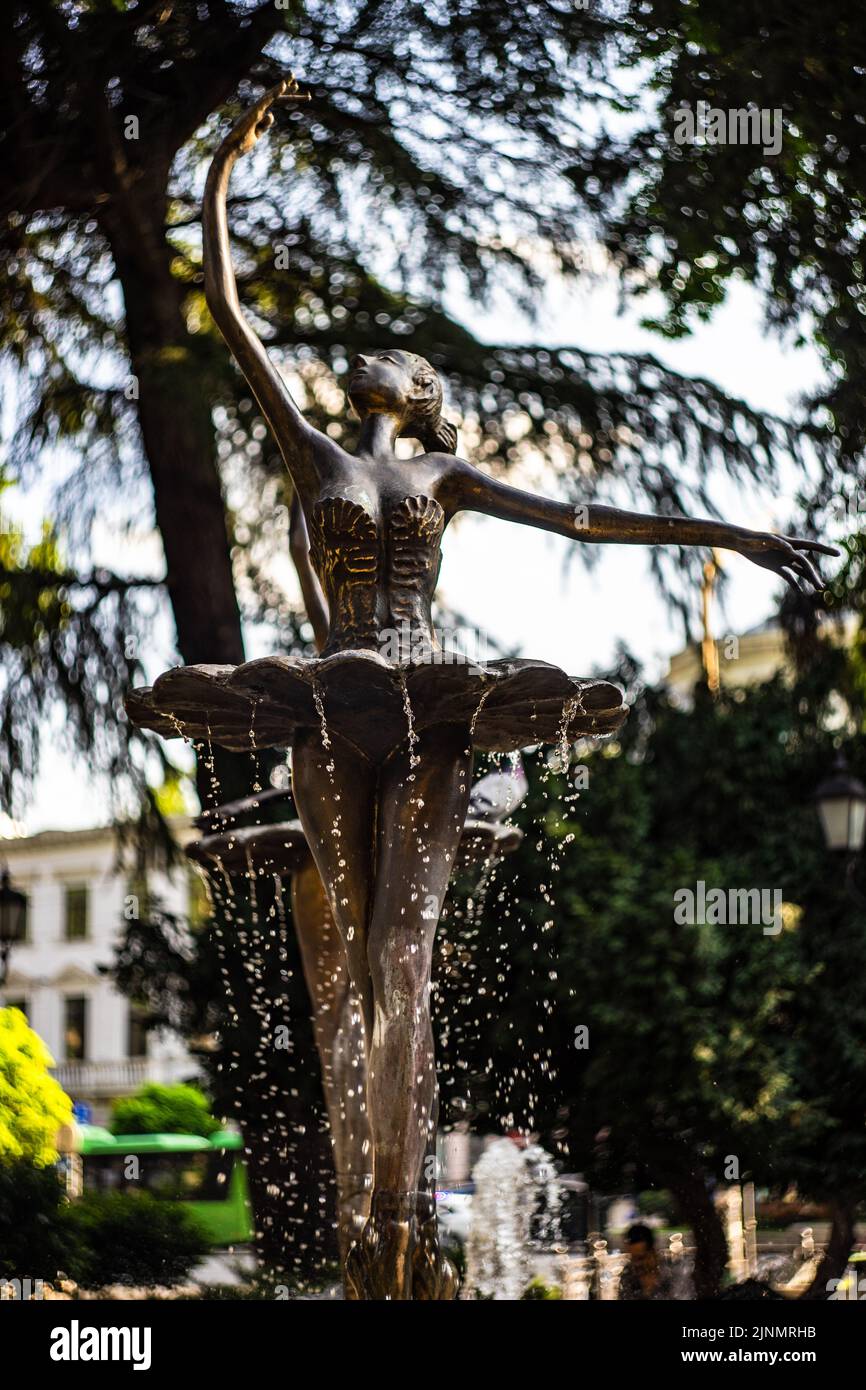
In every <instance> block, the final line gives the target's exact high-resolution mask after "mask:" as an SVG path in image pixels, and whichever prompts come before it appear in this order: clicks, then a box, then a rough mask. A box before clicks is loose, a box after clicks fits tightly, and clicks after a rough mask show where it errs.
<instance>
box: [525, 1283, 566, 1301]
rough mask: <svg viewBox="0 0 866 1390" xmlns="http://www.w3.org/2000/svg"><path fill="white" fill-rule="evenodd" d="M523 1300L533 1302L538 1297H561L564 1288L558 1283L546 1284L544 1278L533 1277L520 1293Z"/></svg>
mask: <svg viewBox="0 0 866 1390" xmlns="http://www.w3.org/2000/svg"><path fill="white" fill-rule="evenodd" d="M520 1297H521V1301H523V1302H527V1303H531V1302H535V1301H537V1300H538V1299H560V1298H562V1289H561V1288H560V1287H559V1285H558V1284H545V1282H544V1280H543V1279H533V1280H532V1281H531V1283H529V1284H527V1286H526V1289H525V1291H524V1292H523V1293H522V1294H521V1295H520Z"/></svg>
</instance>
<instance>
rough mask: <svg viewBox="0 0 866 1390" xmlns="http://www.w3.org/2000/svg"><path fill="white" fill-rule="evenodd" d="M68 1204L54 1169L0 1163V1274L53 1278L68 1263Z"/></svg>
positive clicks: (69, 1255)
mask: <svg viewBox="0 0 866 1390" xmlns="http://www.w3.org/2000/svg"><path fill="white" fill-rule="evenodd" d="M68 1211H69V1207H68V1204H67V1202H66V1198H65V1196H64V1192H63V1185H62V1183H61V1180H60V1178H59V1176H58V1174H57V1171H56V1169H54V1168H38V1167H35V1166H34V1165H33V1164H32V1163H25V1162H24V1161H23V1160H19V1161H18V1162H17V1163H2V1164H0V1276H2V1278H4V1279H45V1280H53V1279H55V1278H56V1277H57V1274H58V1272H60V1271H63V1272H64V1273H66V1272H68V1271H69V1269H70V1266H71V1264H72V1261H73V1258H74V1256H73V1251H72V1235H71V1231H70V1229H69V1226H68V1224H67V1220H66V1218H67V1214H68Z"/></svg>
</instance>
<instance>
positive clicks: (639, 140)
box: [572, 0, 866, 472]
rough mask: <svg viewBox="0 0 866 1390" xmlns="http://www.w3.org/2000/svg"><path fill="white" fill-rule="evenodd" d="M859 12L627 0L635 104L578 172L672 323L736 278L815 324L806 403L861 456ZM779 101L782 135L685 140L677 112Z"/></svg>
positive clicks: (620, 52) (615, 246)
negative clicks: (822, 372) (772, 146)
mask: <svg viewBox="0 0 866 1390" xmlns="http://www.w3.org/2000/svg"><path fill="white" fill-rule="evenodd" d="M862 40H863V12H862V7H861V6H860V4H859V3H858V0H836V3H835V4H834V6H833V11H832V22H831V23H828V22H827V15H826V14H825V13H824V12H823V11H822V10H821V9H820V7H817V6H813V5H796V6H791V5H790V4H789V3H788V0H768V3H767V4H765V5H762V7H761V10H760V13H759V14H756V13H755V11H754V10H753V9H752V8H751V7H750V6H747V5H742V4H740V5H737V4H729V5H719V4H717V3H715V0H690V2H689V3H687V4H683V3H681V0H624V3H623V4H622V5H620V6H618V15H617V25H616V32H615V34H614V36H613V44H612V58H613V61H615V62H616V63H618V64H620V65H623V66H624V67H625V68H627V69H630V70H631V73H630V75H631V76H632V77H633V78H635V77H636V78H637V81H636V83H635V86H634V88H633V90H634V91H635V96H634V98H633V100H632V101H631V102H630V103H629V104H630V106H631V110H632V112H633V113H634V115H635V117H636V119H635V120H634V121H633V122H629V123H628V124H627V125H620V127H619V131H622V132H623V133H619V131H617V132H616V133H610V132H609V131H607V130H605V131H604V132H603V134H602V135H601V136H600V137H599V138H598V139H597V141H595V142H593V143H592V144H591V145H590V146H589V147H588V148H587V149H586V150H585V151H584V152H583V155H582V157H581V158H579V159H578V161H577V162H576V163H575V166H574V168H573V171H572V176H573V178H574V179H575V182H576V184H577V185H578V187H581V188H586V189H587V191H588V194H589V196H590V199H591V201H592V203H593V205H594V207H595V209H596V210H597V211H599V212H601V213H602V215H603V221H604V225H605V233H606V240H607V244H608V247H609V249H610V250H611V251H612V253H613V255H614V256H615V257H616V259H617V260H618V262H619V263H620V265H621V267H622V268H623V270H624V272H625V274H626V281H627V283H628V284H629V285H630V286H631V287H632V288H633V289H634V290H636V292H637V293H646V292H648V291H650V290H653V289H661V291H662V292H663V294H664V297H665V301H666V308H667V312H666V314H665V315H664V316H663V317H662V318H661V319H660V320H658V321H657V322H656V324H655V326H657V327H659V328H660V329H661V330H662V331H663V332H664V333H666V334H670V335H673V336H678V335H681V334H682V333H684V332H686V331H688V330H689V328H690V327H691V326H692V325H694V324H695V323H696V322H697V321H699V320H702V319H706V318H708V317H709V315H710V314H711V313H712V312H713V310H714V309H715V308H716V307H717V306H718V305H719V304H720V303H721V302H722V301H723V300H724V299H725V297H726V296H727V293H728V291H729V288H730V285H731V283H732V281H734V280H737V279H738V280H746V281H748V282H750V283H751V284H754V285H757V286H758V287H759V288H760V289H761V291H762V293H763V295H764V299H765V304H766V312H767V318H768V320H769V321H770V323H771V324H772V325H774V326H775V327H776V328H778V329H780V330H782V331H785V332H786V333H788V334H792V333H796V334H798V335H799V337H800V340H803V339H805V338H806V337H807V336H808V337H809V339H811V340H812V341H814V342H815V343H816V344H817V346H818V348H819V350H820V351H821V352H822V353H823V355H824V360H825V362H826V364H827V367H828V369H829V371H828V377H827V382H826V385H825V387H824V389H823V390H821V391H819V392H818V394H817V395H816V396H815V397H814V398H813V399H812V400H811V401H809V402H807V405H806V409H805V410H804V412H803V421H804V426H805V427H807V428H810V427H812V426H813V425H815V424H816V423H818V422H819V421H821V420H822V419H824V420H829V422H830V424H831V428H832V430H833V432H834V434H835V436H836V440H837V442H838V446H839V457H840V459H841V460H842V461H843V463H844V465H845V466H847V467H848V468H850V469H851V470H852V472H853V471H854V466H855V462H856V460H857V457H858V455H859V454H860V453H861V451H862V449H863V447H864V442H866V411H864V408H863V399H862V389H861V384H862V380H863V375H864V367H866V318H864V315H866V301H864V288H863V249H864V247H863V232H862V218H863V211H864V197H866V128H864V125H863V115H862V107H863V99H862V73H861V71H860V67H859V63H860V54H861V52H862V46H863V42H862ZM699 101H704V102H706V103H707V104H708V105H709V106H710V107H715V108H720V109H722V110H724V111H725V112H727V111H729V110H731V109H744V108H747V107H748V106H749V105H754V106H755V107H757V108H761V109H766V110H768V111H770V112H774V111H777V112H779V113H780V118H781V120H782V122H783V123H784V135H783V141H782V148H781V150H780V151H778V152H775V153H766V152H765V149H764V144H763V142H752V143H704V142H701V143H693V144H689V143H677V141H676V139H675V131H676V129H677V125H676V122H677V112H678V111H681V109H682V108H683V107H688V108H690V109H691V110H692V111H694V110H695V109H696V106H697V103H698V102H699Z"/></svg>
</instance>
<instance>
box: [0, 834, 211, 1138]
mask: <svg viewBox="0 0 866 1390" xmlns="http://www.w3.org/2000/svg"><path fill="white" fill-rule="evenodd" d="M0 863H3V864H5V865H7V866H8V869H9V873H10V877H11V880H12V884H13V886H14V887H15V888H17V889H18V890H19V891H20V892H23V893H24V894H26V897H27V917H26V924H25V929H24V935H23V939H22V940H19V941H17V942H15V943H14V945H13V946H12V949H11V953H10V957H9V971H8V976H7V979H6V983H5V985H3V986H2V987H0V1005H5V1006H10V1005H14V1006H15V1007H17V1008H20V1009H22V1010H23V1012H24V1013H25V1014H26V1015H27V1019H28V1021H29V1023H30V1026H31V1027H32V1028H33V1029H34V1030H35V1032H37V1033H38V1034H39V1036H40V1037H41V1038H42V1039H43V1040H44V1042H45V1043H46V1045H47V1047H48V1049H49V1051H50V1052H51V1055H52V1057H53V1058H54V1060H55V1070H54V1075H55V1076H56V1078H57V1080H58V1081H59V1083H60V1085H61V1086H62V1087H63V1089H64V1090H65V1091H66V1092H67V1094H68V1095H70V1096H71V1097H72V1100H73V1101H74V1102H80V1103H83V1104H86V1105H87V1106H88V1107H89V1108H90V1110H91V1113H92V1116H93V1119H94V1121H95V1122H96V1123H100V1122H102V1121H103V1120H104V1119H105V1118H106V1116H107V1113H108V1109H109V1106H110V1102H111V1100H112V1099H113V1098H115V1097H117V1096H121V1095H129V1094H130V1093H131V1092H133V1091H135V1090H137V1089H138V1087H139V1086H141V1085H143V1084H144V1083H145V1082H148V1081H161V1082H175V1081H186V1080H192V1079H194V1078H195V1076H196V1073H197V1070H198V1068H197V1065H196V1062H195V1060H194V1059H193V1058H192V1057H191V1056H190V1054H189V1053H188V1051H187V1050H186V1048H185V1046H184V1044H183V1042H182V1040H181V1039H180V1038H179V1037H177V1036H176V1035H174V1034H171V1033H169V1032H167V1031H165V1030H154V1029H151V1028H148V1026H147V1019H146V1018H144V1017H143V1016H142V1015H141V1014H140V1013H139V1011H138V1010H137V1009H136V1007H135V1006H134V1005H133V1004H132V1003H131V1002H130V1001H129V1000H128V999H126V998H125V996H124V995H122V994H121V993H120V992H119V991H118V990H117V989H116V988H115V986H114V984H113V983H112V981H111V979H110V978H109V977H108V976H107V975H104V974H102V973H100V969H99V967H100V966H107V965H111V964H112V962H113V959H114V949H113V948H114V946H115V945H116V944H117V943H118V942H119V940H120V939H121V937H122V934H123V930H124V926H125V920H126V916H127V915H128V914H129V913H130V912H131V911H135V907H134V906H133V903H132V899H133V898H134V895H135V892H136V889H135V885H134V884H133V883H132V882H131V881H130V876H129V875H128V874H127V873H125V872H124V871H123V869H122V867H121V866H120V865H119V863H118V842H117V838H116V835H115V833H114V832H113V831H112V830H111V829H103V830H73V831H59V830H48V831H43V832H42V833H41V834H39V835H33V836H30V837H28V838H22V839H6V840H0ZM192 885H193V880H192V878H191V873H190V871H187V870H185V869H179V870H176V871H175V872H174V874H173V875H172V876H168V875H166V874H153V875H149V877H148V890H149V892H150V893H151V894H153V896H154V897H157V898H158V899H159V900H160V903H161V905H162V906H163V907H164V908H165V909H166V910H167V911H169V912H175V913H178V914H182V915H185V914H186V913H187V911H188V909H189V906H190V898H191V892H192Z"/></svg>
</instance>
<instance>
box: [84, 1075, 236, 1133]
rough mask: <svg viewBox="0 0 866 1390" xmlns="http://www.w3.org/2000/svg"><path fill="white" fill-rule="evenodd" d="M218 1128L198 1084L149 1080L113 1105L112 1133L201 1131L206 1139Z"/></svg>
mask: <svg viewBox="0 0 866 1390" xmlns="http://www.w3.org/2000/svg"><path fill="white" fill-rule="evenodd" d="M219 1127H220V1125H219V1120H216V1119H214V1117H213V1115H212V1114H211V1113H210V1105H209V1104H208V1099H207V1096H206V1095H205V1094H204V1093H203V1092H202V1091H200V1090H199V1089H198V1087H197V1086H182V1085H179V1086H161V1085H159V1084H158V1083H157V1082H150V1083H149V1084H148V1085H147V1086H142V1087H141V1089H140V1090H138V1091H136V1093H135V1095H133V1096H123V1097H121V1098H120V1099H119V1100H116V1101H115V1102H114V1104H113V1106H112V1107H111V1121H110V1128H111V1131H112V1133H113V1134H201V1135H203V1136H204V1138H205V1139H207V1138H208V1137H209V1135H211V1134H215V1133H216V1131H217V1130H218V1129H219Z"/></svg>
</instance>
